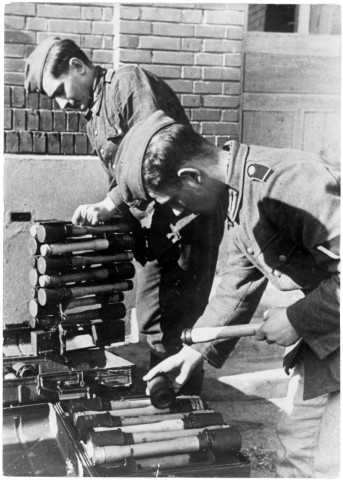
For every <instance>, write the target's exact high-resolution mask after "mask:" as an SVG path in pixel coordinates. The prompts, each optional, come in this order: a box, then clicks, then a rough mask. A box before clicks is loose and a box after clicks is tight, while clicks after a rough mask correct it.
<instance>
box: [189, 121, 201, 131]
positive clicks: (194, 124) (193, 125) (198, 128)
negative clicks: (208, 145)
mask: <svg viewBox="0 0 343 480" xmlns="http://www.w3.org/2000/svg"><path fill="white" fill-rule="evenodd" d="M191 125H192V127H193V130H195V131H196V132H197V133H201V126H200V124H199V123H196V122H191Z"/></svg>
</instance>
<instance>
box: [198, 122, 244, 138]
mask: <svg viewBox="0 0 343 480" xmlns="http://www.w3.org/2000/svg"><path fill="white" fill-rule="evenodd" d="M202 133H203V134H204V135H230V134H234V135H238V133H239V125H238V123H233V122H231V123H224V122H218V123H216V122H203V124H202Z"/></svg>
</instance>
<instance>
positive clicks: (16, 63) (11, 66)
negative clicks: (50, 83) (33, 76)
mask: <svg viewBox="0 0 343 480" xmlns="http://www.w3.org/2000/svg"><path fill="white" fill-rule="evenodd" d="M4 69H5V70H6V71H7V72H24V71H25V60H23V59H21V58H5V64H4Z"/></svg>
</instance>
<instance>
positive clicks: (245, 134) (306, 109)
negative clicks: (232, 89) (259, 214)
mask: <svg viewBox="0 0 343 480" xmlns="http://www.w3.org/2000/svg"><path fill="white" fill-rule="evenodd" d="M340 42H341V38H340V36H339V35H335V36H334V35H302V34H296V33H290V34H287V33H269V32H268V33H265V32H248V33H247V41H246V48H245V59H244V82H243V102H242V110H243V111H242V139H243V142H244V143H248V144H255V145H266V146H271V147H287V148H288V147H289V148H297V149H302V150H307V151H310V152H315V153H318V154H320V155H323V156H325V157H326V158H327V159H328V160H329V161H332V162H335V163H338V162H340V141H341V140H340V131H341V127H340V117H341V114H340V86H341V78H340V55H341V52H340Z"/></svg>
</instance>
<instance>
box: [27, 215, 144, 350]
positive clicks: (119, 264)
mask: <svg viewBox="0 0 343 480" xmlns="http://www.w3.org/2000/svg"><path fill="white" fill-rule="evenodd" d="M30 234H31V238H30V239H29V252H30V254H31V255H32V269H31V271H30V273H29V280H30V284H31V286H32V289H31V292H32V295H31V296H32V299H31V300H30V303H29V310H30V314H31V316H32V318H31V320H30V324H31V327H32V328H34V329H41V330H43V331H44V330H51V329H55V330H56V329H57V327H59V329H60V340H61V335H62V336H63V335H67V336H68V335H72V334H75V333H82V332H85V333H90V334H91V335H92V337H93V339H95V344H96V345H97V346H98V345H101V346H103V345H109V344H110V343H113V342H121V341H123V340H124V337H125V328H124V327H125V326H124V321H123V320H122V319H123V318H124V317H125V315H126V308H125V305H124V303H123V299H124V293H123V292H125V291H128V290H131V289H132V288H133V283H132V280H131V279H132V278H133V277H134V273H135V271H134V266H133V264H132V259H133V254H132V247H133V237H132V235H131V234H130V225H129V224H128V223H127V222H125V221H124V220H123V219H122V218H121V217H118V218H114V220H113V223H112V224H111V225H99V226H76V225H73V224H71V223H69V222H63V221H55V220H52V221H37V222H36V223H35V224H34V225H33V226H32V227H31V229H30Z"/></svg>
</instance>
